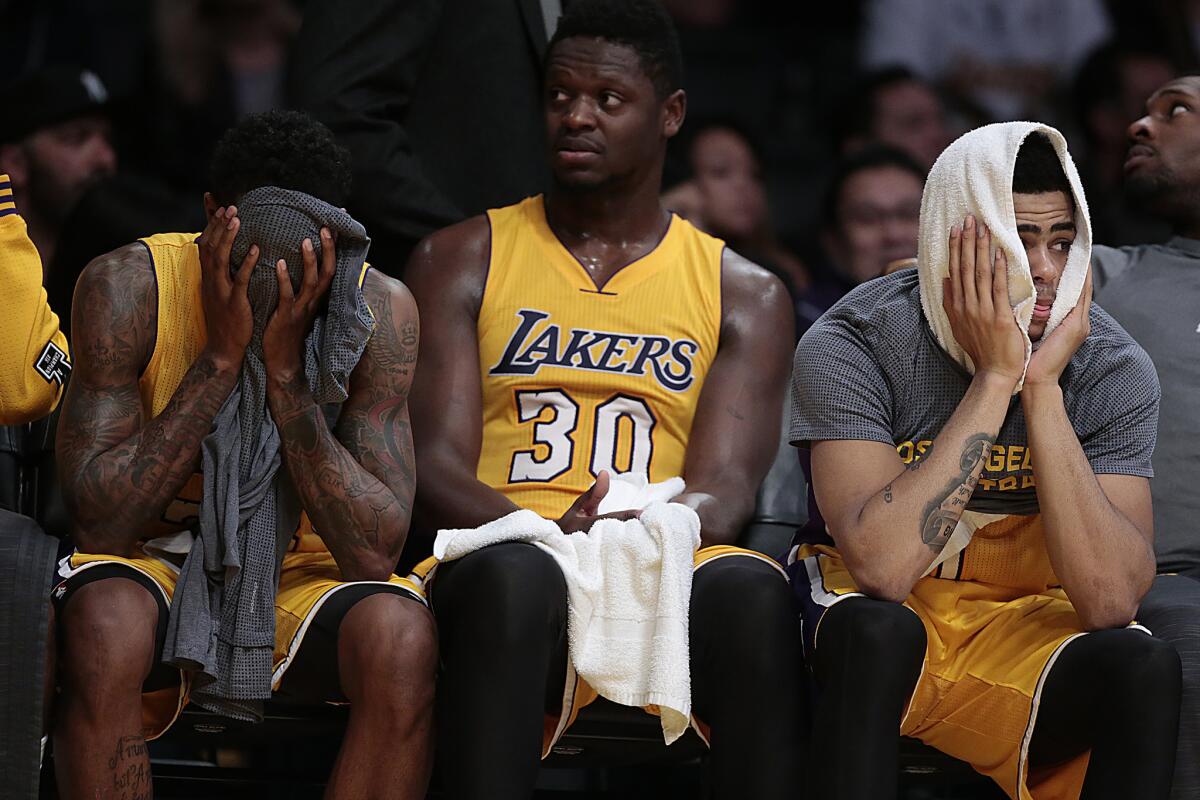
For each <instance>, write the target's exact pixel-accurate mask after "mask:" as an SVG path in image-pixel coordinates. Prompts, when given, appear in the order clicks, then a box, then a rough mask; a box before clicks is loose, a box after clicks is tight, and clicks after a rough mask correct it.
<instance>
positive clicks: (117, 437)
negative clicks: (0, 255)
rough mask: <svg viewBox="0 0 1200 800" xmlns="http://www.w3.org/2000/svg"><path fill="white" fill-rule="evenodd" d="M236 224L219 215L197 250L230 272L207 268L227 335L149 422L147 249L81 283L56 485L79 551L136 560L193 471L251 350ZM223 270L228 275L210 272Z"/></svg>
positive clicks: (123, 256)
mask: <svg viewBox="0 0 1200 800" xmlns="http://www.w3.org/2000/svg"><path fill="white" fill-rule="evenodd" d="M215 217H216V215H214V219H215ZM229 219H231V218H229V217H226V216H224V215H222V216H221V219H220V220H218V221H216V222H214V223H213V224H210V226H209V230H207V231H206V232H205V236H206V237H207V238H206V240H205V245H203V246H202V247H201V251H202V253H203V254H204V260H205V262H206V263H208V264H214V265H215V263H216V262H215V261H214V260H212V259H218V260H219V257H220V254H221V253H224V256H225V261H224V262H223V263H224V265H225V266H224V268H223V269H219V270H218V269H217V268H216V267H215V266H214V268H213V269H211V270H208V271H207V272H206V281H205V284H204V290H203V296H204V303H205V313H206V316H207V317H208V319H209V329H210V331H215V330H219V331H221V333H220V335H218V334H216V333H214V334H213V335H212V336H210V339H209V342H208V345H207V346H206V347H205V349H204V351H203V352H201V354H200V356H199V357H198V358H197V359H196V361H195V362H194V363H193V364H192V366H191V368H190V369H189V370H188V371H187V373H186V374H185V375H184V378H183V381H182V382H181V383H180V385H179V388H178V389H176V391H175V394H174V396H173V397H172V398H171V401H170V402H169V403H168V404H167V406H166V408H165V409H163V412H162V413H161V414H159V415H158V416H157V417H155V418H154V419H152V420H150V421H149V422H146V421H145V419H144V418H143V410H142V400H141V396H140V394H139V391H138V376H139V375H140V373H141V371H142V369H143V368H144V367H145V365H146V363H147V361H148V360H149V358H150V354H151V353H152V352H153V350H154V342H155V337H156V327H157V320H158V310H157V306H158V297H157V290H156V288H155V282H154V270H153V266H152V265H151V263H150V257H149V253H148V252H147V250H146V247H145V246H144V245H142V244H131V245H128V246H126V247H123V248H120V249H119V250H114V251H113V252H112V253H109V254H108V255H104V256H101V257H99V258H97V259H96V260H94V261H93V262H92V263H91V264H89V265H88V267H87V269H85V270H84V272H83V274H82V275H81V276H80V279H79V283H78V285H77V287H76V289H75V300H74V304H73V306H72V331H73V334H72V338H73V339H74V342H75V347H74V351H75V370H74V375H73V376H72V379H71V382H70V385H69V387H68V389H67V396H66V402H65V406H64V408H63V412H62V416H61V418H60V419H59V424H58V438H57V453H58V465H59V477H60V480H61V482H62V486H63V494H64V497H65V499H66V502H67V506H68V508H69V509H70V511H71V515H72V518H73V522H74V530H73V535H74V539H75V544H76V546H77V547H79V549H80V550H83V551H85V552H93V553H110V554H113V555H122V556H127V555H130V554H132V551H133V547H134V545H135V544H136V543H137V541H138V540H139V539H141V538H143V537H145V536H146V534H147V529H148V527H149V526H150V525H151V524H152V523H153V522H154V521H156V520H158V519H159V517H160V516H161V515H162V513H163V511H165V510H166V508H167V506H168V505H169V504H170V502H171V500H172V499H173V498H174V497H175V495H176V494H177V493H178V492H179V490H180V489H181V488H182V487H183V485H184V484H185V483H186V482H187V480H188V478H189V477H190V476H191V475H192V473H193V472H194V471H195V469H196V459H197V455H198V453H199V451H200V442H201V441H202V440H203V439H204V437H205V436H206V435H207V434H208V431H209V429H210V428H211V427H212V421H213V417H214V416H216V413H217V411H218V410H219V409H220V407H221V404H222V403H223V402H224V400H225V398H226V397H227V396H228V395H229V392H230V390H231V389H232V388H233V384H234V381H235V380H236V378H237V373H238V370H239V368H240V365H241V352H242V351H243V350H244V348H245V344H244V342H243V343H242V344H241V345H240V349H239V345H238V342H239V338H238V337H239V336H242V335H243V334H244V337H245V339H246V340H248V339H249V330H250V328H249V323H250V316H249V305H248V304H247V305H245V306H244V307H242V306H239V305H238V304H237V303H236V302H235V301H236V299H237V297H236V291H234V287H235V284H237V285H240V287H241V297H240V299H241V301H242V303H245V284H244V283H240V279H241V277H247V278H248V276H249V273H248V272H247V271H246V270H244V269H243V273H244V276H242V275H240V276H239V281H238V282H235V281H231V280H230V279H229V269H228V248H227V247H225V244H226V241H225V240H226V239H228V243H230V244H231V243H232V241H233V235H235V234H236V232H237V227H238V226H237V224H236V219H235V218H232V219H233V222H232V223H229V222H228V220H229ZM228 224H232V228H228V227H226V226H227V225H228ZM218 228H219V231H218V230H217V229H218ZM222 231H223V232H224V234H222V233H220V232H222ZM222 248H224V249H222ZM206 269H207V268H206ZM218 271H219V272H221V273H222V274H223V278H222V277H221V276H218V275H214V273H215V272H218ZM219 291H224V294H223V295H218V294H217V292H219ZM231 297H232V298H233V300H234V302H231ZM222 303H223V304H224V305H223V306H222V305H220V304H222ZM239 315H244V316H239ZM239 325H241V326H242V327H239Z"/></svg>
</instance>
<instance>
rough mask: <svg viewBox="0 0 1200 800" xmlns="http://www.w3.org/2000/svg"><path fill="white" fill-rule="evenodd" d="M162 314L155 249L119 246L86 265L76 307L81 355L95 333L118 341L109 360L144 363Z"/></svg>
mask: <svg viewBox="0 0 1200 800" xmlns="http://www.w3.org/2000/svg"><path fill="white" fill-rule="evenodd" d="M157 318H158V292H157V290H156V288H155V278H154V267H153V265H152V264H151V261H150V253H149V252H148V251H147V249H146V246H145V245H144V244H142V243H141V242H134V243H133V244H127V245H125V246H124V247H118V248H117V249H116V250H113V251H111V252H109V253H105V254H104V255H102V256H97V257H96V258H94V259H92V261H91V262H90V263H89V264H88V265H87V267H85V268H84V270H83V273H82V274H81V275H80V276H79V282H78V283H77V284H76V286H75V299H74V301H73V302H72V306H71V321H72V327H71V330H72V340H73V342H74V343H75V350H76V352H77V354H79V355H82V356H84V358H83V359H82V361H83V362H84V363H86V361H87V358H86V355H98V354H97V353H88V352H87V351H88V348H89V341H88V340H89V338H94V337H89V335H88V334H89V332H91V333H99V334H100V338H101V339H105V340H108V339H115V340H116V343H117V344H119V345H120V347H119V348H112V347H110V345H108V344H104V343H101V344H100V345H95V342H92V343H91V344H92V345H95V346H102V347H110V349H111V350H112V352H111V353H110V354H109V355H108V356H107V357H106V358H105V360H111V359H112V358H115V357H128V358H134V359H137V361H138V363H139V364H140V365H141V366H144V365H145V363H146V361H147V360H148V359H149V356H150V352H151V350H152V349H153V346H154V335H155V325H156V323H157Z"/></svg>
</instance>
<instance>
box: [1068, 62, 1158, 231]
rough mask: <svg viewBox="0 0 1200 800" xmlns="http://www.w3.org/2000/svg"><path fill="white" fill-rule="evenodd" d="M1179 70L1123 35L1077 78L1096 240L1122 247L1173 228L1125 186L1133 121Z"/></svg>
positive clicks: (1084, 171) (1084, 164)
mask: <svg viewBox="0 0 1200 800" xmlns="http://www.w3.org/2000/svg"><path fill="white" fill-rule="evenodd" d="M1175 74H1176V71H1175V68H1174V67H1173V66H1172V65H1171V62H1170V61H1169V60H1167V58H1166V57H1165V56H1164V55H1163V54H1162V51H1161V50H1159V49H1157V48H1152V47H1149V46H1146V47H1142V46H1139V45H1135V44H1126V43H1124V42H1122V41H1120V40H1114V41H1111V42H1108V43H1106V44H1104V45H1102V46H1101V47H1098V48H1097V49H1096V50H1095V51H1094V52H1093V53H1092V54H1091V55H1090V56H1088V59H1087V61H1085V62H1084V64H1083V67H1082V68H1080V70H1079V74H1078V75H1077V76H1076V78H1075V101H1076V111H1077V113H1078V118H1079V129H1080V131H1081V132H1082V134H1083V138H1084V140H1085V142H1086V143H1087V149H1086V153H1087V156H1086V158H1085V159H1084V160H1083V161H1082V163H1081V164H1080V177H1081V178H1082V179H1083V184H1084V189H1085V191H1086V192H1087V198H1088V209H1089V210H1090V211H1091V214H1092V232H1093V234H1092V235H1093V237H1094V239H1095V241H1097V242H1103V243H1105V244H1109V245H1113V246H1120V245H1125V244H1135V243H1137V244H1145V243H1148V242H1161V241H1164V240H1165V239H1166V238H1167V236H1168V235H1169V233H1170V229H1169V228H1168V227H1167V226H1166V225H1165V224H1164V223H1163V222H1162V221H1161V220H1158V219H1155V218H1154V217H1153V216H1151V215H1150V213H1149V212H1148V211H1147V210H1146V208H1145V207H1144V205H1143V204H1142V203H1134V202H1131V199H1130V198H1129V197H1128V195H1126V194H1125V193H1124V192H1123V191H1122V190H1121V174H1122V165H1123V164H1124V163H1125V151H1126V150H1127V149H1128V147H1129V142H1128V130H1129V120H1131V119H1137V118H1139V117H1141V116H1142V114H1143V110H1144V108H1143V106H1144V103H1145V102H1146V98H1147V97H1149V96H1150V95H1151V94H1152V93H1153V92H1154V90H1155V89H1157V88H1158V87H1159V86H1162V85H1163V84H1164V83H1166V82H1167V81H1169V80H1170V79H1171V78H1173V77H1174V76H1175Z"/></svg>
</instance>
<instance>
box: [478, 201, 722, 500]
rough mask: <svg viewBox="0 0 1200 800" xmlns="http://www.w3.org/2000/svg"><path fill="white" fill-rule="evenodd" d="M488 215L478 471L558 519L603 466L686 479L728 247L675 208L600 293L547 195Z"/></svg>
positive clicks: (483, 478) (713, 348)
mask: <svg viewBox="0 0 1200 800" xmlns="http://www.w3.org/2000/svg"><path fill="white" fill-rule="evenodd" d="M488 219H489V221H490V223H491V231H492V235H491V239H492V245H491V258H490V261H489V265H488V277H487V285H486V288H485V289H484V294H483V303H482V306H481V308H480V310H479V325H478V337H479V366H480V377H481V379H482V385H483V442H482V447H481V448H480V454H479V465H478V469H477V476H478V478H479V480H480V481H482V482H483V483H486V484H487V485H489V486H491V487H493V488H495V489H497V490H498V491H500V492H502V493H503V494H504V495H505V496H507V497H508V498H509V499H510V500H512V501H513V502H514V503H516V504H517V505H519V506H521V507H524V508H529V509H532V510H533V511H536V512H537V513H539V514H541V515H543V516H545V517H549V518H557V517H559V516H561V515H562V514H563V512H565V511H566V510H567V508H568V507H570V505H571V503H572V502H574V500H575V498H576V497H577V496H578V495H579V494H580V493H581V492H583V491H585V490H586V489H587V488H588V487H589V486H591V485H592V482H593V481H594V480H595V476H596V475H597V474H598V473H599V472H600V471H601V470H609V471H611V472H614V473H621V472H646V473H648V474H649V476H650V480H652V481H661V480H665V479H667V478H669V477H671V476H674V475H682V474H683V464H684V456H685V453H686V451H687V441H688V436H689V434H690V433H691V429H692V419H693V417H694V416H695V413H696V403H697V401H698V400H699V397H700V389H701V386H702V385H703V384H704V377H705V375H706V374H707V373H708V369H709V367H710V366H711V364H712V361H713V358H714V356H715V355H716V353H717V344H718V340H719V336H720V325H721V253H722V251H723V249H724V246H725V245H724V243H723V242H721V241H720V240H718V239H714V238H713V237H711V236H708V235H707V234H704V233H702V232H700V231H699V230H697V229H696V228H694V227H692V225H690V224H689V223H688V222H687V221H685V220H683V219H681V218H679V217H676V216H672V218H671V223H670V226H669V228H668V230H667V232H666V234H665V235H664V237H663V239H662V241H661V242H660V243H659V244H658V246H657V247H656V248H655V249H654V250H653V251H651V252H650V253H649V254H648V255H646V256H644V257H643V258H641V259H638V260H637V261H635V262H633V263H631V264H629V265H628V266H626V267H625V268H624V269H622V270H620V271H619V272H618V273H617V274H616V275H615V276H613V278H612V279H611V280H610V281H609V282H608V283H607V284H606V285H605V286H604V287H603V289H602V290H598V289H597V288H596V286H595V284H594V283H593V282H592V279H591V277H590V276H589V275H588V273H587V272H586V270H584V268H583V266H582V265H580V263H579V262H578V261H577V260H576V259H575V257H574V256H573V255H571V253H570V251H568V250H567V248H566V247H565V246H564V245H563V244H562V243H561V242H560V241H559V240H558V238H557V237H556V236H555V235H554V233H553V232H552V231H551V230H550V227H549V225H548V224H547V223H546V214H545V208H544V206H543V202H542V198H541V197H540V196H537V197H531V198H528V199H526V200H524V201H522V202H521V203H519V204H517V205H513V206H509V207H507V208H501V209H494V210H492V211H489V212H488Z"/></svg>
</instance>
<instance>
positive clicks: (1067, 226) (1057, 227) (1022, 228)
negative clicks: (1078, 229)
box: [1017, 222, 1075, 233]
mask: <svg viewBox="0 0 1200 800" xmlns="http://www.w3.org/2000/svg"><path fill="white" fill-rule="evenodd" d="M1055 231H1071V232H1072V233H1074V232H1075V223H1074V222H1056V223H1054V224H1053V225H1051V226H1050V232H1051V233H1054V232H1055ZM1041 232H1042V227H1041V226H1040V225H1034V224H1033V223H1031V222H1024V223H1021V224H1020V225H1017V233H1041Z"/></svg>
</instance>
